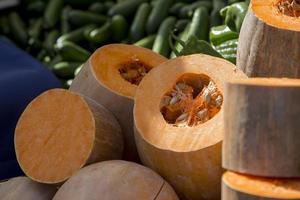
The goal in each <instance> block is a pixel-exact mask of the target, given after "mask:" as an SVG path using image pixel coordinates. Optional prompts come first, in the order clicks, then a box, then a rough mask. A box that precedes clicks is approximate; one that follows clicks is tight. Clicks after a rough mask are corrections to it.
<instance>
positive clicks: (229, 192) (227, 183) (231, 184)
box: [222, 172, 300, 200]
mask: <svg viewBox="0 0 300 200" xmlns="http://www.w3.org/2000/svg"><path fill="white" fill-rule="evenodd" d="M222 182H223V186H222V199H224V200H264V199H265V200H268V199H293V200H295V199H300V179H275V178H274V179H272V178H269V179H268V178H262V177H255V176H248V175H242V174H237V173H234V172H226V173H225V174H224V175H223V178H222Z"/></svg>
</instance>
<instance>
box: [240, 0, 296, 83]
mask: <svg viewBox="0 0 300 200" xmlns="http://www.w3.org/2000/svg"><path fill="white" fill-rule="evenodd" d="M299 16H300V1H299V0H252V1H251V5H250V7H249V11H248V14H247V15H246V18H245V20H244V23H243V26H242V29H241V32H240V37H239V45H238V56H237V66H238V67H239V68H241V69H243V71H244V72H245V73H246V74H247V75H248V76H251V77H290V78H299V77H300V62H299V61H300V43H299V40H300V18H299Z"/></svg>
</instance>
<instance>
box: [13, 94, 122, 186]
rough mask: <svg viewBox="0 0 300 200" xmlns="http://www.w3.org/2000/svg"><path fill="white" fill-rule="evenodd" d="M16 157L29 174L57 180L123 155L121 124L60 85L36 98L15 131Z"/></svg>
mask: <svg viewBox="0 0 300 200" xmlns="http://www.w3.org/2000/svg"><path fill="white" fill-rule="evenodd" d="M15 150H16V155H17V159H18V162H19V164H20V166H21V168H22V169H23V171H24V172H25V174H26V175H27V176H29V177H30V178H32V179H33V180H35V181H38V182H42V183H60V182H63V181H65V180H66V179H68V178H69V177H70V176H72V175H73V174H74V173H75V172H76V171H77V170H79V169H80V168H81V167H82V166H84V165H86V164H90V163H94V162H98V161H103V160H110V159H119V158H121V156H122V150H123V140H122V135H121V128H120V125H119V124H118V122H117V120H116V119H115V118H114V116H113V115H112V114H111V113H110V112H109V111H107V110H106V109H105V108H104V107H103V106H101V105H100V104H98V103H96V102H95V101H93V100H91V99H89V98H86V97H82V96H80V95H78V94H76V93H74V92H70V91H68V90H63V89H52V90H49V91H46V92H44V93H43V94H41V95H40V96H38V97H37V98H35V99H34V100H33V101H32V102H31V103H30V104H29V105H28V106H27V108H26V109H25V111H24V112H23V114H22V115H21V117H20V119H19V121H18V123H17V127H16V130H15Z"/></svg>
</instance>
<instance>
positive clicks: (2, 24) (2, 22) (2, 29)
mask: <svg viewBox="0 0 300 200" xmlns="http://www.w3.org/2000/svg"><path fill="white" fill-rule="evenodd" d="M0 33H3V34H5V35H8V34H9V33H10V25H9V21H8V18H7V16H1V17H0Z"/></svg>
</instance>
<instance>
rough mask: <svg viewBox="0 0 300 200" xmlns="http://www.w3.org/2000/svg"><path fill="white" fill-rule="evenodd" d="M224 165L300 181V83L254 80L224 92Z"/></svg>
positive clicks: (232, 85)
mask: <svg viewBox="0 0 300 200" xmlns="http://www.w3.org/2000/svg"><path fill="white" fill-rule="evenodd" d="M225 99H226V100H225V104H224V110H225V112H224V113H225V117H224V119H225V139H224V144H223V148H224V151H223V167H224V168H226V169H228V170H231V171H236V172H240V173H246V174H251V175H255V176H267V177H300V159H299V158H300V157H299V155H300V154H299V146H300V135H299V133H300V132H299V130H300V124H299V122H300V115H299V113H300V106H299V103H300V80H299V79H279V78H277V79H276V78H270V79H267V78H252V79H247V80H240V81H231V82H229V83H227V84H226V90H225Z"/></svg>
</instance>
